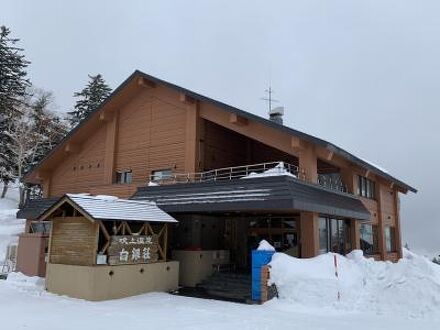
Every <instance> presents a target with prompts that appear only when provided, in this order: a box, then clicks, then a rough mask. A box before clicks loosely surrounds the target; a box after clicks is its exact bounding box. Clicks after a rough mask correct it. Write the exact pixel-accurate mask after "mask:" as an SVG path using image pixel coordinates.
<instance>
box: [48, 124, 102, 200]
mask: <svg viewBox="0 0 440 330" xmlns="http://www.w3.org/2000/svg"><path fill="white" fill-rule="evenodd" d="M105 136H106V129H105V126H104V125H103V126H102V127H101V128H100V129H99V130H98V131H96V132H95V134H93V135H92V136H90V138H89V140H88V142H87V143H85V144H84V145H83V146H80V149H79V151H78V153H72V154H68V153H66V157H65V158H64V160H63V161H62V162H61V163H60V164H59V165H58V167H56V168H55V170H54V171H53V172H52V176H51V180H50V195H51V196H61V195H63V194H64V193H67V192H70V193H81V192H88V191H89V188H90V187H93V186H96V185H101V184H102V183H103V180H104V156H105Z"/></svg>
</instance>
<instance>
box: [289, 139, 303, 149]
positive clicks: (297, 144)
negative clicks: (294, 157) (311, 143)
mask: <svg viewBox="0 0 440 330" xmlns="http://www.w3.org/2000/svg"><path fill="white" fill-rule="evenodd" d="M290 146H291V147H292V149H294V150H303V149H306V147H307V146H306V143H305V142H304V141H303V140H301V139H300V138H299V137H297V136H292V137H291V138H290Z"/></svg>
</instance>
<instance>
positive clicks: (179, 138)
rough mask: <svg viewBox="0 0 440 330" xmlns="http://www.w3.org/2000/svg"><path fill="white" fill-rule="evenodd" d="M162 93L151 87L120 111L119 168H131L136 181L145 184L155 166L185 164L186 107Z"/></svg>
mask: <svg viewBox="0 0 440 330" xmlns="http://www.w3.org/2000/svg"><path fill="white" fill-rule="evenodd" d="M162 93H163V91H162V90H161V89H158V90H157V91H156V90H148V92H144V93H142V95H141V96H139V97H138V98H137V99H136V100H133V102H131V103H130V104H129V105H127V106H126V107H125V108H124V109H122V111H121V112H120V117H119V136H118V139H117V155H116V169H117V170H127V169H131V170H132V171H133V183H137V184H145V183H146V182H147V180H148V177H149V175H150V173H151V171H153V170H158V169H165V168H172V169H173V170H176V171H178V170H180V171H183V168H184V157H185V154H184V153H185V152H184V150H185V148H184V145H185V111H186V110H185V109H184V108H183V106H182V107H178V106H176V104H174V103H171V102H168V100H164V99H163V98H164V96H163V95H162ZM177 96H178V95H174V97H176V98H177Z"/></svg>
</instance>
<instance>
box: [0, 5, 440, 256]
mask: <svg viewBox="0 0 440 330" xmlns="http://www.w3.org/2000/svg"><path fill="white" fill-rule="evenodd" d="M439 10H440V2H438V1H417V2H414V1H409V0H408V1H402V0H393V1H383V0H377V1H349V0H347V1H342V0H334V1H326V0H315V1H313V0H307V1H306V0H304V1H270V2H268V1H230V2H228V3H227V4H225V2H224V1H209V2H208V1H192V2H190V1H174V2H171V1H130V2H121V1H105V2H104V1H99V2H98V1H93V2H92V1H74V2H69V3H65V2H60V1H38V2H31V1H26V2H25V1H11V0H6V1H5V0H2V5H1V11H0V22H1V23H3V24H6V25H8V26H10V27H11V29H12V30H13V33H14V35H15V36H17V37H20V38H21V39H22V45H23V46H24V47H25V49H26V54H27V56H28V58H29V59H30V60H31V61H32V66H31V68H30V70H29V72H30V75H31V78H32V80H33V82H34V83H35V84H36V85H38V86H39V87H42V88H45V89H49V90H53V91H54V93H55V95H56V97H57V101H58V105H59V110H60V111H67V110H70V109H71V107H72V104H73V100H72V94H73V92H74V91H76V90H79V89H80V88H82V86H83V85H84V84H85V81H86V79H87V74H88V73H98V72H99V73H102V74H103V75H104V77H105V78H106V79H107V81H108V82H109V83H110V84H111V85H112V87H116V86H117V85H118V84H119V83H120V82H122V80H124V79H125V78H126V77H127V76H128V75H129V74H130V73H131V72H132V71H133V70H134V69H140V70H142V71H145V72H147V73H150V74H152V75H156V76H158V77H161V78H163V79H165V80H169V81H172V82H175V83H177V84H180V85H182V86H185V87H187V88H190V89H194V90H196V91H199V92H201V93H204V94H206V95H209V96H212V97H214V98H217V99H220V100H223V101H225V102H227V103H230V104H233V105H236V106H238V107H241V108H243V109H245V110H248V111H251V112H253V113H256V114H259V115H263V116H265V115H266V108H265V105H264V103H262V101H260V99H259V98H260V97H261V96H263V91H264V89H265V88H266V87H267V85H268V83H269V81H271V82H272V85H273V87H274V89H275V90H276V98H278V99H280V100H281V101H282V104H283V105H284V106H285V107H286V110H287V114H286V119H285V121H286V124H287V125H289V126H292V127H294V128H297V129H301V130H304V131H306V132H309V133H312V134H315V135H318V136H320V137H323V138H325V139H328V140H330V141H332V142H334V143H337V144H339V145H341V146H342V147H345V148H347V149H348V150H350V151H352V152H355V153H356V154H357V155H359V156H361V157H363V158H366V159H369V160H371V161H373V162H375V163H378V164H380V165H381V166H383V167H385V168H387V169H388V170H389V171H390V172H391V173H393V174H394V175H396V176H398V177H400V178H402V179H403V180H406V181H408V183H410V184H413V185H414V186H416V187H417V188H419V190H420V192H419V193H418V194H417V195H413V194H410V195H408V196H405V197H403V198H402V222H403V233H404V242H408V243H409V245H410V247H413V248H414V249H418V250H424V251H428V252H430V253H432V252H437V253H440V242H439V241H440V240H439V238H438V237H439V234H440V217H439V216H438V214H439V202H438V197H436V196H437V186H438V185H439V184H440V180H439V176H438V170H439V169H440V156H439V154H438V151H439V147H438V146H439V142H440V133H439V128H438V126H439V124H440V116H439V110H438V109H440V99H439V96H438V95H439V92H438V89H439V84H438V79H439V78H438V76H439V73H440V67H439V66H440V61H439V58H440V42H439V41H440V40H439V39H440V23H439V20H438V13H439Z"/></svg>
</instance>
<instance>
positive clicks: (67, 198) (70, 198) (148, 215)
mask: <svg viewBox="0 0 440 330" xmlns="http://www.w3.org/2000/svg"><path fill="white" fill-rule="evenodd" d="M65 202H68V203H69V204H71V205H72V206H74V207H75V208H76V209H77V210H78V211H79V212H81V213H82V214H83V215H84V216H86V217H87V218H89V219H91V220H102V221H110V220H124V221H141V222H177V220H176V219H174V218H173V217H172V216H170V215H169V214H168V213H166V212H164V211H162V210H161V209H160V208H158V207H157V206H156V203H154V202H147V201H134V200H128V199H120V198H117V197H113V196H88V195H81V194H66V195H64V196H63V197H61V198H60V199H59V200H58V201H57V202H55V203H54V204H53V205H51V206H50V207H49V208H47V209H46V210H45V211H44V212H43V213H42V214H41V215H39V216H38V219H39V220H44V219H45V218H47V217H48V216H49V215H50V214H51V213H52V212H54V211H55V210H56V209H57V208H58V207H59V206H61V205H62V204H64V203H65Z"/></svg>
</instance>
